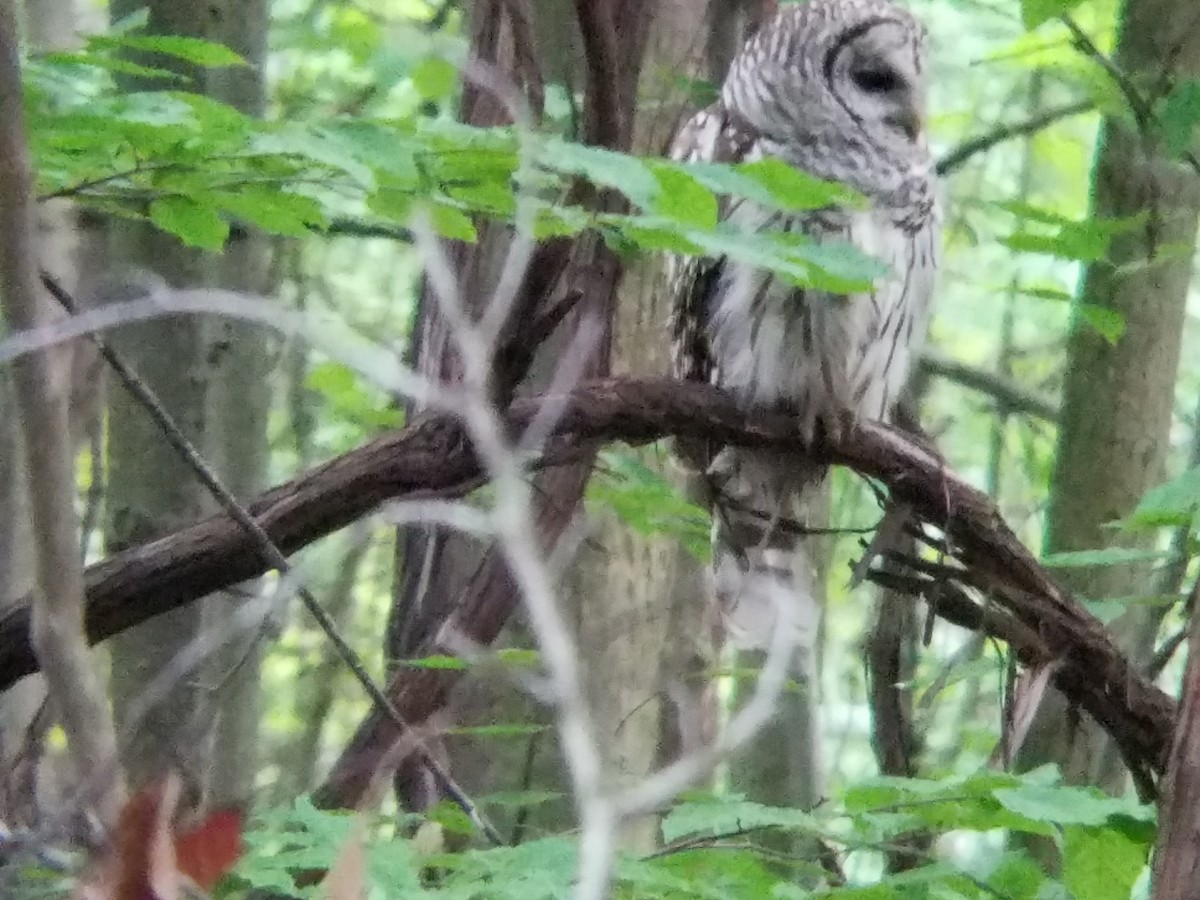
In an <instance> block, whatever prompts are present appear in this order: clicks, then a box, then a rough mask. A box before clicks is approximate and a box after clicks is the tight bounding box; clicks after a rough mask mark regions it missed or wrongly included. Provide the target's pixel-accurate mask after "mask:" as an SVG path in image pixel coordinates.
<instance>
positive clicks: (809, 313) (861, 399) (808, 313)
mask: <svg viewBox="0 0 1200 900" xmlns="http://www.w3.org/2000/svg"><path fill="white" fill-rule="evenodd" d="M729 218H730V219H731V220H732V221H734V222H736V223H737V224H738V225H739V226H740V227H744V228H746V229H747V230H750V231H759V230H767V229H771V230H787V231H793V232H801V233H803V234H805V235H806V236H808V237H809V238H811V239H812V240H814V241H817V242H821V241H830V240H837V241H842V242H848V243H850V244H852V245H853V246H854V247H856V248H857V249H858V250H860V251H862V252H864V253H866V254H867V255H869V256H872V257H874V258H876V259H878V260H879V261H880V262H882V263H884V264H885V265H886V266H887V267H888V273H887V274H886V275H883V276H881V277H880V278H878V279H877V280H876V282H875V284H874V288H873V290H871V291H869V292H863V293H857V294H850V295H840V294H832V293H828V292H824V291H817V290H814V289H811V288H798V287H796V286H795V285H793V284H791V283H790V282H788V281H787V280H786V279H784V278H782V277H781V276H777V275H775V274H773V273H771V272H768V271H765V270H763V269H759V268H756V267H752V266H747V265H743V264H740V263H736V262H734V261H732V260H731V261H729V262H728V263H727V264H726V266H725V268H724V270H723V272H722V275H721V279H720V282H719V283H718V285H717V286H716V290H714V291H713V293H712V295H711V303H710V307H709V309H708V311H707V312H708V317H707V321H708V332H709V341H710V346H711V348H712V350H711V352H712V357H713V363H714V372H713V380H714V381H715V382H716V383H717V384H720V385H721V386H723V387H726V388H727V389H729V390H731V391H733V392H734V393H735V394H736V395H737V396H739V397H740V398H741V399H742V400H743V401H744V402H745V403H746V404H747V405H753V406H776V405H780V404H783V405H786V406H787V407H788V408H790V409H792V410H794V411H795V412H796V413H798V414H799V415H801V416H802V417H804V418H806V419H808V420H809V423H810V424H811V422H812V421H814V420H815V419H816V418H817V417H819V416H823V415H825V414H827V413H832V412H835V411H850V412H852V413H853V414H855V415H856V416H860V417H863V418H870V419H886V418H887V417H888V414H889V412H890V410H891V407H892V406H893V404H894V403H895V402H896V400H897V398H898V396H899V393H900V391H901V389H902V388H903V387H904V383H905V380H906V379H907V377H908V370H909V367H910V363H911V360H912V358H913V356H914V355H915V354H916V353H917V352H918V351H919V348H920V343H921V341H922V339H923V336H924V333H925V327H926V321H927V316H928V309H929V298H930V294H931V292H932V288H933V284H932V281H933V274H934V272H935V271H936V266H937V260H936V255H935V254H936V247H935V242H934V234H935V226H934V222H933V219H932V217H930V219H929V221H928V222H923V223H921V224H919V225H918V226H917V227H915V228H914V227H913V225H912V224H911V223H908V222H904V221H900V220H898V219H897V217H894V216H892V215H890V214H889V213H888V211H887V210H878V209H871V210H862V211H853V212H840V211H834V212H822V213H809V214H805V215H803V216H794V215H791V216H788V215H784V214H781V213H779V212H776V211H770V210H764V209H761V208H756V207H753V206H750V205H749V204H743V205H741V206H739V207H737V208H735V209H733V210H731V211H730V215H729Z"/></svg>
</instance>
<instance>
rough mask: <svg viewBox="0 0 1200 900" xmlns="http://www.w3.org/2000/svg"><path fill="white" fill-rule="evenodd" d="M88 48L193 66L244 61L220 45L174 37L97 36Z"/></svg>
mask: <svg viewBox="0 0 1200 900" xmlns="http://www.w3.org/2000/svg"><path fill="white" fill-rule="evenodd" d="M88 44H89V46H92V47H128V48H129V49H131V50H142V51H144V52H149V53H161V54H163V55H164V56H173V57H175V58H176V59H182V60H183V61H184V62H189V63H192V64H193V65H197V66H207V67H218V66H244V65H246V64H247V63H246V60H244V59H242V57H240V56H238V54H236V53H234V52H233V51H232V50H230V49H229V48H228V47H226V46H224V45H222V44H214V43H213V42H212V41H205V40H201V39H200V38H194V37H183V36H181V35H175V34H170V35H167V34H163V35H125V36H124V37H108V36H98V37H94V38H91V39H90V40H89V41H88Z"/></svg>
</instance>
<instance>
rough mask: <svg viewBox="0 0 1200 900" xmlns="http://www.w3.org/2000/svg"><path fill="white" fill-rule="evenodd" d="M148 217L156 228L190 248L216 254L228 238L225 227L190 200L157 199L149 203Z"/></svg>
mask: <svg viewBox="0 0 1200 900" xmlns="http://www.w3.org/2000/svg"><path fill="white" fill-rule="evenodd" d="M149 213H150V221H151V222H153V223H154V224H155V225H156V226H158V227H159V228H161V229H162V230H163V231H167V232H170V233H171V234H174V235H176V236H177V237H178V238H179V239H180V240H182V241H183V242H184V243H185V244H188V245H189V246H192V247H200V248H202V249H204V250H220V249H221V248H222V247H224V246H225V240H226V239H227V238H228V237H229V223H228V222H226V221H225V220H224V219H223V218H221V216H220V215H218V213H217V211H216V210H215V209H213V208H212V207H211V206H206V205H203V204H200V203H197V202H196V201H195V200H193V199H191V198H190V197H180V196H170V197H160V198H158V199H157V200H154V201H152V202H151V203H150V209H149Z"/></svg>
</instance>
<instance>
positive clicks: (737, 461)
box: [708, 447, 827, 650]
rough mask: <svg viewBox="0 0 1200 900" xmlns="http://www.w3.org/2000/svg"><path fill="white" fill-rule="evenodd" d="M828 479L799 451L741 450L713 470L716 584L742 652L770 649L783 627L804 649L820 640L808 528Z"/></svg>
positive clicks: (723, 456)
mask: <svg viewBox="0 0 1200 900" xmlns="http://www.w3.org/2000/svg"><path fill="white" fill-rule="evenodd" d="M826 474H827V469H826V467H824V466H820V465H817V464H816V463H814V462H813V461H811V460H809V459H806V458H805V457H803V456H800V455H797V454H795V453H789V454H783V453H778V452H772V451H764V450H742V449H738V448H733V447H726V448H724V449H723V450H721V452H720V453H719V454H717V456H716V458H715V459H714V460H713V462H712V465H711V466H710V467H709V469H708V481H709V485H710V488H709V489H710V492H711V502H712V506H713V525H712V542H713V543H712V548H713V578H714V582H715V588H716V595H717V601H718V604H719V606H720V609H721V614H722V619H723V623H724V626H725V632H726V636H727V638H728V640H729V641H730V643H731V644H732V645H733V646H734V647H735V648H737V649H739V650H751V649H758V650H765V649H767V648H768V647H770V646H771V644H772V642H773V640H774V638H775V632H776V630H777V629H778V628H779V627H780V625H781V623H790V627H792V628H794V629H796V643H797V644H798V645H800V646H802V647H804V646H812V645H813V643H814V642H815V640H816V632H817V627H818V625H819V622H820V605H819V603H818V601H817V598H816V573H815V571H814V568H813V564H812V559H811V557H810V552H809V550H810V546H811V544H812V537H811V535H809V534H806V532H805V529H807V528H811V527H812V524H813V523H811V522H810V521H809V519H810V516H811V507H813V506H815V504H816V500H817V497H818V496H819V494H820V489H821V484H822V482H823V481H824V479H825V476H826Z"/></svg>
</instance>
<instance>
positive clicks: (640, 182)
mask: <svg viewBox="0 0 1200 900" xmlns="http://www.w3.org/2000/svg"><path fill="white" fill-rule="evenodd" d="M538 162H539V163H540V164H541V165H542V166H544V167H546V168H549V169H551V170H553V171H556V172H560V173H564V174H569V175H582V176H583V177H584V178H586V179H588V180H589V181H591V182H592V183H593V184H598V185H601V186H607V187H612V188H616V189H617V190H619V191H620V192H621V193H623V194H624V195H625V196H626V197H628V198H629V201H630V202H631V203H633V204H634V205H635V206H640V207H641V208H642V209H645V210H653V209H654V208H655V204H656V202H657V201H658V198H659V194H660V191H661V188H660V187H659V180H658V179H657V178H656V177H655V175H654V172H653V171H652V169H651V167H650V166H649V165H648V164H647V163H646V161H644V160H641V159H638V158H637V157H636V156H629V155H628V154H625V153H616V152H614V151H612V150H606V149H604V148H603V147H587V146H584V145H583V144H574V143H571V142H570V141H564V140H561V139H559V138H550V139H547V140H546V141H545V142H544V143H543V144H542V145H541V146H540V147H539V149H538ZM656 162H657V161H656ZM660 164H661V163H660Z"/></svg>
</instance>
